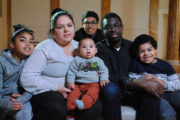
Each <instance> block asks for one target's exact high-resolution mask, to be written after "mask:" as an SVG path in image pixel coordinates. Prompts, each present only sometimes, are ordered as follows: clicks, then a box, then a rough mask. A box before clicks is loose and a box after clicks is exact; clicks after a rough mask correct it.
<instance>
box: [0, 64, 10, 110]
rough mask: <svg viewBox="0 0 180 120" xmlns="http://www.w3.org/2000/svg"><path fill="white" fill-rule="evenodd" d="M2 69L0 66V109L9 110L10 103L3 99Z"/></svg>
mask: <svg viewBox="0 0 180 120" xmlns="http://www.w3.org/2000/svg"><path fill="white" fill-rule="evenodd" d="M2 95H3V67H2V64H0V107H4V108H7V109H11V107H12V102H11V101H10V100H9V99H8V98H3V97H2Z"/></svg>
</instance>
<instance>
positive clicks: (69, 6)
mask: <svg viewBox="0 0 180 120" xmlns="http://www.w3.org/2000/svg"><path fill="white" fill-rule="evenodd" d="M60 7H61V8H63V9H65V10H68V11H69V12H70V13H71V14H72V15H73V18H74V22H75V25H76V30H77V29H79V28H80V27H82V24H81V16H82V15H83V14H84V13H85V12H86V11H88V10H91V11H95V12H96V13H97V14H98V15H99V16H101V0H60Z"/></svg>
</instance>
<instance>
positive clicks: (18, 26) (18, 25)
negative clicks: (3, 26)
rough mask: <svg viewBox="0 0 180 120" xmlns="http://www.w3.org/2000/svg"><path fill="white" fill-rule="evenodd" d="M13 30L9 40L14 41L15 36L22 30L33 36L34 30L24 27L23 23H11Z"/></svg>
mask: <svg viewBox="0 0 180 120" xmlns="http://www.w3.org/2000/svg"><path fill="white" fill-rule="evenodd" d="M13 28H14V32H13V34H12V36H11V42H15V38H16V37H17V36H18V35H20V34H21V33H23V32H27V33H29V34H30V35H32V36H33V37H34V31H33V30H31V29H29V28H28V27H26V26H25V25H21V24H16V25H13Z"/></svg>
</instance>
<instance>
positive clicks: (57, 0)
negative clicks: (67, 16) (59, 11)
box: [50, 0, 60, 11]
mask: <svg viewBox="0 0 180 120" xmlns="http://www.w3.org/2000/svg"><path fill="white" fill-rule="evenodd" d="M59 4H60V0H51V3H50V11H52V10H53V9H54V8H57V7H59Z"/></svg>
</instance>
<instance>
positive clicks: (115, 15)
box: [101, 12, 123, 28]
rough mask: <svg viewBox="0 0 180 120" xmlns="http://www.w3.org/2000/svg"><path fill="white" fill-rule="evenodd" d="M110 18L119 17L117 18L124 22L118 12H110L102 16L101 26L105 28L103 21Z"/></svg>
mask: <svg viewBox="0 0 180 120" xmlns="http://www.w3.org/2000/svg"><path fill="white" fill-rule="evenodd" d="M109 18H117V19H118V20H119V22H120V23H121V24H122V20H121V18H120V17H119V15H118V14H116V13H113V12H110V13H107V14H105V15H104V16H103V17H102V20H101V28H103V21H104V19H109ZM122 25H123V24H122Z"/></svg>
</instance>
